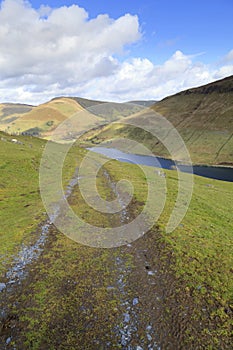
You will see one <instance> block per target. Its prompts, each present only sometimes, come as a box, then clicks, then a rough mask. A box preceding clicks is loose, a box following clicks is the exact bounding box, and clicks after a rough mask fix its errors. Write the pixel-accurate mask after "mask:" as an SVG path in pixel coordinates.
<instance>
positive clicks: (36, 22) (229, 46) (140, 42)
mask: <svg viewBox="0 0 233 350" xmlns="http://www.w3.org/2000/svg"><path fill="white" fill-rule="evenodd" d="M44 6H47V8H46V10H45V7H44ZM55 9H57V10H55ZM232 13H233V1H232V0H222V1H218V0H217V1H216V0H212V1H211V0H205V1H203V0H202V1H201V0H195V1H193V0H190V1H187V0H186V1H184V0H150V1H148V0H144V1H138V0H134V1H127V0H126V1H119V2H117V1H106V0H104V1H100V2H98V1H93V0H87V1H83V0H77V1H72V0H69V1H63V0H58V1H55V0H41V1H38V0H36V1H29V2H28V3H26V2H25V1H23V0H4V1H2V2H1V9H0V90H1V95H2V98H5V99H6V100H10V99H11V100H12V99H13V100H15V101H19V102H31V103H37V101H38V103H39V102H41V101H43V100H46V99H49V98H52V97H54V96H57V95H61V94H62V95H70V94H72V95H79V96H83V97H91V98H100V99H106V100H115V101H118V100H119V101H123V100H129V99H161V98H163V97H165V96H167V95H169V94H172V93H175V92H177V91H180V90H183V89H185V88H189V87H192V86H198V85H202V84H204V83H208V82H210V81H213V80H217V79H219V78H223V77H225V76H228V75H231V74H233V25H232V22H233V21H232ZM127 14H128V15H127ZM99 15H105V16H102V17H101V18H100V16H99ZM97 16H99V17H97ZM43 19H44V20H43ZM92 27H93V28H95V29H94V30H93V28H92ZM56 31H57V32H56ZM55 34H56V35H55ZM23 38H24V39H23ZM27 38H29V40H27ZM81 38H83V42H81ZM20 42H21V45H23V50H22V47H20ZM11 45H12V47H11ZM53 47H54V48H53ZM52 48H53V49H52ZM80 48H81V50H79V49H80ZM55 53H56V56H55ZM87 67H88V69H87Z"/></svg>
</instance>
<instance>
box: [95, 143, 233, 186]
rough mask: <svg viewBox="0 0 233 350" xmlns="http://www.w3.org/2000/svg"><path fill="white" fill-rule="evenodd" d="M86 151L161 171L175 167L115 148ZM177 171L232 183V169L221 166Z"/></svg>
mask: <svg viewBox="0 0 233 350" xmlns="http://www.w3.org/2000/svg"><path fill="white" fill-rule="evenodd" d="M88 150H90V151H93V152H96V153H100V154H103V155H105V156H107V157H109V158H112V159H116V160H119V161H121V162H126V163H133V164H140V165H148V166H154V167H160V168H162V169H168V170H174V167H175V166H176V164H175V162H174V161H173V160H171V159H166V158H162V157H155V156H143V155H138V154H132V153H124V152H122V151H120V150H118V149H115V148H105V147H92V148H88ZM177 168H178V170H179V171H182V172H186V173H191V172H193V174H195V175H198V176H203V177H207V178H210V179H216V180H222V181H230V182H233V168H228V167H221V166H205V165H194V166H193V167H191V166H189V165H182V164H178V166H177Z"/></svg>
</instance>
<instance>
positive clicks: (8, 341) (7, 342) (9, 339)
mask: <svg viewBox="0 0 233 350" xmlns="http://www.w3.org/2000/svg"><path fill="white" fill-rule="evenodd" d="M10 342H11V337H9V338H7V340H6V345H8V344H10Z"/></svg>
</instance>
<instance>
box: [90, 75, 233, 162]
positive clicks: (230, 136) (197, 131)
mask: <svg viewBox="0 0 233 350" xmlns="http://www.w3.org/2000/svg"><path fill="white" fill-rule="evenodd" d="M150 109H152V110H153V111H154V112H156V113H159V114H161V115H162V116H164V117H165V118H166V119H167V120H169V121H170V122H171V123H172V125H173V126H175V128H176V129H177V130H178V132H179V133H180V135H181V136H182V138H183V140H184V142H185V144H186V146H187V148H188V150H189V152H190V155H191V158H192V161H193V162H194V163H202V164H224V165H233V76H231V77H228V78H225V79H223V80H219V81H217V82H214V83H211V84H208V85H205V86H202V87H199V88H195V89H189V90H186V91H183V92H180V93H178V94H176V95H174V96H170V97H167V98H165V99H163V100H162V101H160V102H157V103H156V104H154V105H153V106H151V107H150ZM127 121H128V122H129V123H130V122H132V121H138V122H140V124H141V125H145V126H146V127H148V128H149V130H151V131H152V133H156V131H157V128H158V125H157V123H156V114H155V113H153V112H152V111H151V110H150V111H149V112H148V109H147V110H145V111H144V112H141V113H137V114H135V115H134V116H130V117H129V118H127ZM119 136H120V137H126V138H128V137H129V138H133V139H135V140H137V141H139V142H143V143H144V144H145V145H146V146H148V147H149V148H150V149H152V151H153V152H154V153H155V154H157V155H160V156H164V157H169V153H168V152H167V150H166V149H165V147H164V146H163V145H162V144H161V142H159V141H158V140H157V139H155V138H153V137H152V136H151V135H150V134H149V133H147V132H145V130H141V129H137V128H133V127H130V126H125V125H121V124H118V125H116V124H115V125H111V124H110V125H108V126H106V127H105V128H102V129H101V130H99V131H98V132H96V131H95V134H94V135H93V134H87V135H86V141H88V142H92V143H97V144H98V143H99V142H102V141H105V140H109V139H110V140H111V141H112V140H113V139H114V138H116V137H119ZM167 137H170V134H169V132H168V133H167ZM164 140H165V141H166V137H165V139H164ZM115 145H116V146H117V144H115ZM132 151H133V150H132ZM177 159H179V153H178V154H177Z"/></svg>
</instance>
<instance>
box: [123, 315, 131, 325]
mask: <svg viewBox="0 0 233 350" xmlns="http://www.w3.org/2000/svg"><path fill="white" fill-rule="evenodd" d="M124 316H125V319H124V322H126V323H128V322H129V321H130V315H129V314H124Z"/></svg>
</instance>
